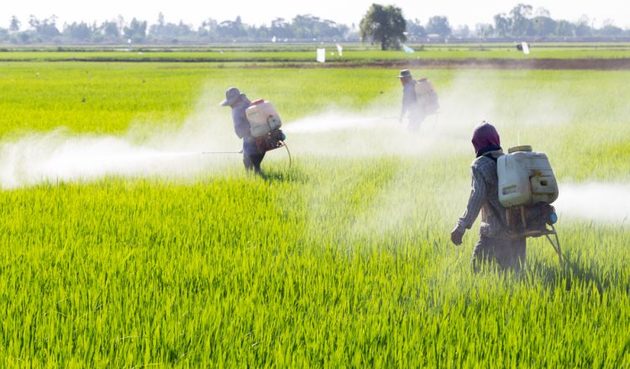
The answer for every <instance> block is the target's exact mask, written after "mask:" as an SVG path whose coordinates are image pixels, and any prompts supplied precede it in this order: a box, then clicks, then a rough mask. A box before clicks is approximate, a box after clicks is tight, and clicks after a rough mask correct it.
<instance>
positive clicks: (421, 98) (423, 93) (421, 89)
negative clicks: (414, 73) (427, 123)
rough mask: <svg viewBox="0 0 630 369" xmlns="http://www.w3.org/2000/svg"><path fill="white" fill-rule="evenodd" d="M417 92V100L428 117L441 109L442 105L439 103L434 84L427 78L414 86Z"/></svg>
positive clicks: (418, 81)
mask: <svg viewBox="0 0 630 369" xmlns="http://www.w3.org/2000/svg"><path fill="white" fill-rule="evenodd" d="M414 90H415V91H416V99H418V103H419V105H420V108H421V109H422V112H423V113H424V114H426V115H431V114H435V113H437V111H438V110H439V109H440V103H439V102H438V96H437V93H436V92H435V89H434V88H433V84H431V82H429V80H428V79H426V78H420V79H419V80H417V81H416V84H415V86H414Z"/></svg>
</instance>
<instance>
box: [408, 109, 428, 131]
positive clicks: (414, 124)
mask: <svg viewBox="0 0 630 369" xmlns="http://www.w3.org/2000/svg"><path fill="white" fill-rule="evenodd" d="M426 117H427V116H426V115H424V114H423V113H412V114H409V123H408V125H407V128H408V129H409V130H410V131H412V132H418V131H419V130H420V125H421V124H422V122H424V120H425V118H426Z"/></svg>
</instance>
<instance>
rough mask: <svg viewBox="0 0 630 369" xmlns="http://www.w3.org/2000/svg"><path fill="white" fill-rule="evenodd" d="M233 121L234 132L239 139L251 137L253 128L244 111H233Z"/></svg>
mask: <svg viewBox="0 0 630 369" xmlns="http://www.w3.org/2000/svg"><path fill="white" fill-rule="evenodd" d="M232 120H233V121H234V131H235V132H236V135H237V136H238V137H239V138H247V137H249V136H251V126H250V124H249V121H248V120H247V116H246V115H245V111H244V110H242V111H241V110H240V109H234V110H233V111H232Z"/></svg>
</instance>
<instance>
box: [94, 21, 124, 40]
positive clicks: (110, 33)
mask: <svg viewBox="0 0 630 369" xmlns="http://www.w3.org/2000/svg"><path fill="white" fill-rule="evenodd" d="M98 33H100V35H101V36H103V40H104V41H108V42H116V41H118V40H120V28H118V23H117V22H114V21H105V22H103V23H101V25H100V26H99V27H98Z"/></svg>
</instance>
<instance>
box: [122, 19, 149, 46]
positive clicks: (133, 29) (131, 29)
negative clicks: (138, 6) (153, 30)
mask: <svg viewBox="0 0 630 369" xmlns="http://www.w3.org/2000/svg"><path fill="white" fill-rule="evenodd" d="M123 35H124V36H125V38H126V39H130V40H132V41H133V42H143V41H144V40H145V39H146V37H147V22H146V21H140V20H138V19H136V18H133V19H132V20H131V22H130V23H129V25H128V26H126V27H124V28H123Z"/></svg>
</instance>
